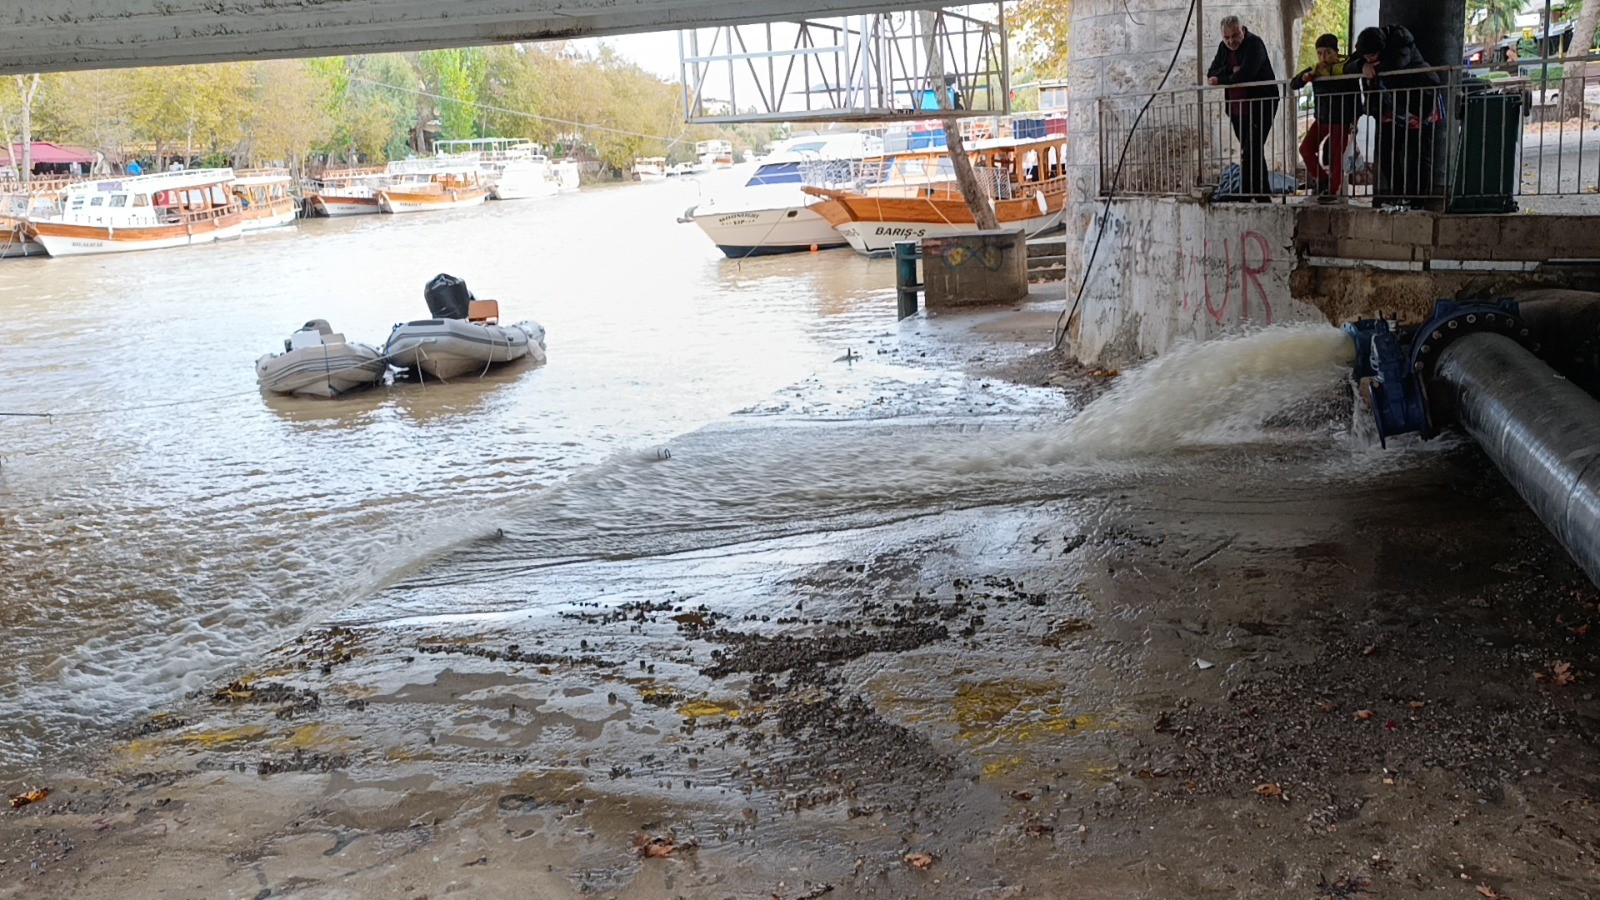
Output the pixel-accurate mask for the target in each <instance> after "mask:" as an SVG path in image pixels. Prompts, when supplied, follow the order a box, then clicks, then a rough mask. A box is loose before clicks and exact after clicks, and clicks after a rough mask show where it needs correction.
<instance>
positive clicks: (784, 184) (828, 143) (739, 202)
mask: <svg viewBox="0 0 1600 900" xmlns="http://www.w3.org/2000/svg"><path fill="white" fill-rule="evenodd" d="M881 152H883V140H882V139H881V138H879V137H877V136H875V135H870V134H864V133H861V132H855V131H845V132H836V133H830V134H820V135H807V136H804V137H796V138H791V139H789V140H787V141H784V142H783V143H782V144H779V145H778V146H777V147H776V148H774V149H773V151H772V153H770V154H768V155H767V156H766V157H765V158H764V159H762V160H761V162H760V164H759V165H758V166H757V168H756V171H755V174H753V175H751V176H750V179H749V180H748V181H746V182H745V183H744V186H743V187H742V188H740V189H738V190H737V191H736V192H734V193H732V194H728V195H724V196H716V197H712V198H711V199H709V200H707V201H705V202H704V203H700V204H698V205H695V206H691V207H689V209H688V210H687V211H686V212H685V213H684V214H683V217H682V218H681V219H680V220H679V221H684V222H693V223H694V224H696V225H698V226H700V230H701V231H704V232H705V233H706V236H707V237H709V238H711V242H712V243H714V244H716V245H717V249H718V250H721V251H722V252H723V253H724V254H725V255H726V256H728V257H729V258H730V259H744V258H745V257H748V256H763V255H767V254H772V253H793V252H795V251H803V250H810V249H813V248H815V249H818V250H821V249H825V248H828V247H842V246H844V245H845V243H846V241H845V238H844V236H843V235H841V234H839V232H838V231H837V230H835V229H834V227H833V225H831V224H829V223H828V221H827V220H826V219H824V218H822V216H820V215H818V214H817V212H816V211H815V210H813V209H812V208H811V207H812V206H813V205H815V204H816V202H817V200H816V198H814V197H810V196H808V195H806V194H805V193H804V192H802V191H801V190H800V188H801V186H802V185H803V184H805V182H806V177H807V176H808V175H810V176H811V177H812V178H813V179H814V180H816V179H817V176H818V171H817V170H818V169H821V170H823V177H824V178H825V172H826V170H827V169H828V168H829V167H831V166H835V165H837V166H838V167H839V168H840V177H841V179H843V178H845V177H847V176H848V175H849V173H850V171H851V165H852V163H856V162H859V161H860V160H861V159H862V158H863V157H865V156H872V155H876V154H878V153H881Z"/></svg>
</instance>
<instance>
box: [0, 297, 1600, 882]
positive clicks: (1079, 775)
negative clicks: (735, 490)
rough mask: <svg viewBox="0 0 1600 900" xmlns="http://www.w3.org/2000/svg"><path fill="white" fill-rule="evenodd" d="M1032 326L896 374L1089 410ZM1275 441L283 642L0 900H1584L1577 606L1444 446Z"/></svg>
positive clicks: (163, 730) (86, 776)
mask: <svg viewBox="0 0 1600 900" xmlns="http://www.w3.org/2000/svg"><path fill="white" fill-rule="evenodd" d="M1048 317H1049V312H1048V311H1047V310H1045V309H1044V308H1042V307H1041V308H1030V309H1028V310H1026V311H1024V312H1022V313H1020V314H1004V313H987V314H976V315H970V316H957V317H944V318H943V319H941V320H936V321H935V322H933V323H930V324H929V326H928V327H927V329H926V331H927V332H928V336H927V342H928V343H927V344H926V345H925V349H924V351H923V352H932V353H934V355H935V356H938V354H940V353H943V354H946V356H947V359H948V361H949V363H950V364H951V365H955V366H961V367H965V368H967V369H969V370H980V371H984V372H986V373H989V374H1003V375H1008V376H1009V377H1012V378H1015V379H1017V380H1019V381H1022V382H1025V383H1029V384H1040V383H1041V382H1044V381H1051V380H1053V383H1054V385H1055V386H1054V387H1053V388H1051V389H1054V390H1064V391H1068V392H1076V393H1077V394H1079V395H1082V396H1085V397H1087V396H1092V395H1093V394H1094V393H1096V392H1097V391H1098V390H1100V389H1101V385H1102V383H1103V379H1101V378H1099V377H1096V376H1092V375H1090V374H1088V373H1083V372H1079V371H1066V369H1065V367H1062V366H1060V365H1059V364H1058V362H1057V361H1056V360H1055V359H1054V358H1051V357H1040V356H1034V357H1024V356H1023V355H1022V354H1020V353H1017V352H1012V351H1014V350H1015V348H1016V347H1018V346H1021V345H1019V344H1018V343H1017V340H1018V337H1019V336H1025V337H1026V338H1027V339H1035V336H1036V335H1038V334H1039V333H1040V324H1039V323H1040V322H1046V324H1045V325H1044V326H1043V328H1046V329H1047V328H1048V324H1047V321H1048ZM974 341H976V342H977V343H976V345H975V344H974V343H972V342H974ZM1001 344H1006V345H1008V346H1009V347H1010V348H1011V351H1007V350H1005V349H1003V348H1000V345H1001ZM974 346H978V347H980V348H981V347H984V346H987V347H989V348H990V349H991V350H993V352H988V351H985V350H983V349H978V350H974ZM1285 427H1286V428H1293V427H1295V426H1294V425H1292V424H1289V425H1286V426H1285ZM1302 452H1303V451H1300V450H1298V449H1296V448H1295V446H1294V444H1293V442H1283V443H1276V444H1273V445H1270V446H1267V447H1256V448H1241V449H1240V450H1239V451H1238V452H1237V453H1234V454H1229V453H1227V452H1225V451H1218V450H1208V451H1203V455H1204V456H1205V462H1206V464H1205V465H1204V466H1203V467H1198V468H1196V467H1188V466H1185V465H1184V464H1183V460H1182V459H1181V458H1180V459H1178V460H1176V461H1174V462H1173V464H1171V465H1165V466H1162V467H1159V468H1153V469H1144V470H1139V471H1136V472H1135V471H1129V472H1127V473H1124V474H1117V473H1116V472H1108V473H1107V474H1106V475H1105V476H1104V477H1103V478H1100V479H1097V480H1095V481H1094V482H1093V483H1092V485H1090V486H1087V487H1080V488H1074V489H1073V490H1072V491H1071V495H1070V496H1056V497H1052V498H1050V499H1045V500H1039V501H1031V502H1012V503H1001V504H992V505H980V506H976V507H973V508H966V509H937V510H925V511H920V512H908V514H907V516H906V517H905V518H904V519H902V520H900V521H897V522H895V523H893V524H888V525H876V526H872V527H864V528H849V527H840V528H833V529H829V530H822V531H817V532H813V533H807V534H802V535H798V536H789V537H783V538H773V539H763V540H754V541H745V542H741V543H736V544H733V545H730V546H721V547H717V548H715V549H713V550H696V551H690V552H684V553H675V554H664V555H659V556H653V557H646V558H633V559H593V560H578V561H574V562H572V563H570V564H568V565H565V566H563V567H561V568H560V569H558V570H553V571H552V572H551V574H550V576H549V578H550V583H551V585H552V590H556V591H559V590H560V589H561V587H562V586H563V585H574V586H575V585H597V584H601V585H606V586H607V587H606V588H605V590H603V591H598V592H592V593H599V594H604V598H603V599H593V598H592V597H588V596H587V595H584V594H582V593H581V592H579V591H576V590H574V591H573V596H574V597H579V598H581V599H575V600H574V601H573V602H572V603H570V604H567V605H566V606H563V607H559V608H554V609H548V608H547V607H546V608H545V609H548V611H540V612H528V611H526V610H523V609H520V608H518V607H517V604H516V603H515V602H509V603H508V604H507V607H508V610H509V611H507V612H502V613H493V614H481V615H474V616H460V617H440V618H422V619H417V620H415V621H414V622H411V623H405V622H402V623H389V624H386V625H384V626H383V627H368V626H361V625H357V626H345V625H326V626H322V627H318V628H316V629H313V630H312V631H310V632H308V633H306V634H304V635H302V636H301V637H300V638H298V639H297V640H295V641H292V642H290V643H288V644H285V645H284V646H281V647H279V648H277V649H276V650H274V651H272V652H271V653H269V654H266V655H265V656H264V657H263V658H261V659H259V660H256V661H253V662H252V663H251V665H250V671H249V672H248V674H247V675H246V676H244V677H242V678H240V679H239V680H238V681H236V682H233V683H231V684H223V683H219V684H215V685H212V686H210V687H208V688H207V689H206V690H204V691H202V692H199V693H197V694H196V695H194V696H192V697H190V698H189V699H187V700H186V701H184V702H182V703H179V704H175V705H174V706H173V707H172V708H170V709H166V710H163V711H161V712H160V713H158V714H156V715H153V716H150V717H146V718H144V719H141V721H140V722H138V723H136V724H135V725H134V726H132V727H130V728H129V729H128V730H127V731H126V732H125V733H123V734H122V735H120V736H119V738H118V739H117V740H116V741H115V742H113V744H112V745H111V746H109V747H98V746H96V747H90V748H85V753H84V755H83V757H82V758H81V759H75V760H72V761H63V763H62V765H61V766H60V767H59V768H58V769H57V770H55V771H51V772H46V773H42V774H41V776H40V784H38V785H16V786H13V788H14V789H13V790H12V791H11V792H12V793H15V792H16V791H20V790H21V789H23V788H25V787H48V788H49V789H50V793H49V795H48V797H46V798H44V799H43V800H41V801H39V802H37V803H32V804H30V805H27V806H23V807H21V808H19V809H15V810H6V811H3V812H0V897H30V898H31V897H74V898H85V900H97V898H136V897H163V898H180V897H197V898H198V897H207V898H210V897H253V898H268V897H291V896H293V897H318V898H334V897H378V896H384V897H388V896H393V897H405V898H422V897H430V898H437V897H444V896H449V895H454V896H462V897H541V898H543V897H551V898H555V897H589V896H594V897H618V898H657V897H662V898H667V897H690V898H700V897H706V898H722V897H736V898H745V897H760V898H767V897H776V898H780V900H797V898H816V897H822V896H828V897H874V898H877V897H883V898H898V897H953V898H954V897H962V898H965V897H1061V898H1067V897H1071V898H1102V897H1103V898H1134V897H1147V898H1177V897H1183V898H1210V897H1216V898H1223V897H1263V898H1265V897H1341V896H1359V895H1363V894H1367V893H1371V894H1374V895H1377V896H1383V897H1422V896H1428V897H1435V896H1448V897H1513V898H1531V897H1552V898H1553V897H1562V898H1575V897H1590V896H1600V869H1597V868H1596V866H1595V855H1596V852H1597V850H1600V821H1597V819H1600V809H1597V807H1596V802H1595V801H1596V798H1597V796H1600V794H1597V783H1596V775H1595V773H1596V772H1597V771H1600V752H1597V748H1596V742H1595V738H1596V734H1597V727H1596V726H1597V724H1600V723H1597V719H1596V714H1595V704H1594V695H1593V682H1594V680H1595V679H1596V678H1600V674H1596V673H1600V666H1597V660H1596V652H1595V644H1594V641H1595V640H1596V637H1595V636H1593V635H1591V633H1590V627H1591V624H1593V623H1595V622H1596V620H1600V609H1597V607H1596V603H1597V601H1600V593H1597V592H1596V591H1595V590H1594V589H1593V588H1592V587H1591V586H1589V585H1588V584H1587V583H1586V582H1585V581H1583V580H1582V578H1581V577H1580V575H1579V574H1578V572H1577V571H1576V569H1575V568H1574V567H1572V566H1571V564H1570V563H1569V562H1568V561H1567V560H1566V558H1565V556H1564V554H1563V553H1562V552H1561V550H1560V548H1559V547H1557V546H1555V545H1554V543H1553V541H1552V540H1551V539H1550V538H1549V537H1548V535H1547V534H1546V532H1545V531H1544V529H1543V528H1542V527H1541V526H1540V524H1539V523H1538V522H1537V520H1535V519H1534V518H1533V517H1532V516H1531V514H1529V513H1528V512H1527V511H1526V509H1525V507H1524V506H1523V505H1522V504H1521V502H1520V501H1519V500H1518V499H1517V498H1516V496H1515V495H1514V494H1513V493H1512V492H1511V491H1510V490H1509V488H1507V487H1506V486H1505V485H1504V483H1503V482H1502V481H1501V480H1500V479H1499V478H1498V476H1497V475H1496V474H1495V473H1494V471H1493V469H1492V468H1491V467H1490V466H1489V465H1488V464H1487V463H1486V462H1485V461H1484V460H1483V459H1482V457H1481V456H1480V455H1479V454H1477V453H1476V451H1475V450H1474V449H1473V448H1471V447H1469V446H1457V447H1455V448H1447V449H1439V448H1435V449H1432V450H1430V452H1428V453H1426V454H1417V455H1414V456H1411V457H1408V458H1407V459H1406V460H1405V461H1404V462H1403V463H1374V465H1373V466H1372V468H1373V470H1374V471H1372V472H1367V473H1365V474H1363V475H1362V477H1360V478H1352V477H1351V473H1352V472H1353V471H1354V469H1339V468H1337V467H1335V468H1332V469H1318V468H1317V467H1315V466H1312V467H1309V468H1307V467H1298V468H1297V467H1295V466H1294V465H1293V463H1295V462H1296V460H1297V458H1298V457H1299V456H1300V455H1301V454H1302ZM1304 452H1309V451H1304ZM1381 458H1382V457H1374V459H1381ZM1286 471H1293V472H1295V473H1296V474H1295V477H1293V478H1285V477H1282V473H1283V472H1286ZM1308 472H1309V473H1310V474H1307V473H1308ZM511 600H512V601H514V600H515V598H511Z"/></svg>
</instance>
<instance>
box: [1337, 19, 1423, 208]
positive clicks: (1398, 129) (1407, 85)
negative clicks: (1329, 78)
mask: <svg viewBox="0 0 1600 900" xmlns="http://www.w3.org/2000/svg"><path fill="white" fill-rule="evenodd" d="M1355 51H1356V52H1355V53H1354V54H1352V55H1351V57H1350V62H1349V63H1347V64H1346V65H1345V73H1346V74H1349V75H1359V76H1361V79H1362V82H1361V84H1362V90H1363V91H1365V92H1366V94H1367V102H1366V111H1367V112H1368V113H1370V114H1371V115H1372V116H1373V117H1375V118H1376V119H1377V120H1378V127H1377V135H1376V143H1377V147H1376V148H1375V150H1376V152H1375V158H1374V160H1373V162H1374V164H1375V165H1376V168H1377V179H1376V182H1377V187H1376V190H1375V191H1374V192H1373V196H1372V202H1373V203H1374V204H1384V203H1418V202H1419V201H1421V200H1423V199H1424V198H1427V197H1431V196H1434V195H1435V194H1436V193H1437V190H1436V189H1435V187H1434V183H1433V182H1434V158H1433V151H1434V133H1435V131H1436V129H1437V127H1438V126H1439V124H1440V123H1441V122H1443V119H1444V110H1443V105H1442V103H1441V97H1440V94H1439V90H1438V88H1439V85H1440V83H1441V82H1440V78H1439V73H1438V72H1432V71H1416V70H1419V69H1427V68H1428V61H1427V60H1426V59H1423V58H1422V51H1420V50H1418V49H1417V42H1416V38H1415V37H1413V36H1412V34H1411V32H1410V31H1408V30H1406V28H1405V26H1403V25H1384V26H1381V27H1377V28H1366V29H1362V31H1361V34H1359V35H1357V37H1356V46H1355Z"/></svg>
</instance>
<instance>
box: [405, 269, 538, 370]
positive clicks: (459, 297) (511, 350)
mask: <svg viewBox="0 0 1600 900" xmlns="http://www.w3.org/2000/svg"><path fill="white" fill-rule="evenodd" d="M423 295H424V296H425V297H426V298H427V301H428V310H429V312H432V313H433V315H434V317H433V318H431V319H419V320H417V321H414V322H402V323H401V324H399V325H396V326H395V327H394V331H393V332H391V333H390V334H389V341H388V343H387V344H386V345H385V347H384V357H385V358H386V359H387V360H388V361H389V362H390V363H392V364H393V365H395V366H398V367H400V368H402V369H417V370H418V371H420V372H422V373H423V374H425V375H432V376H433V377H435V378H438V379H441V380H448V379H451V378H455V377H457V376H459V375H466V374H469V373H473V372H477V373H482V372H486V371H488V369H489V367H490V366H493V365H495V364H497V363H507V362H511V361H513V360H518V359H522V358H524V357H529V358H531V359H532V360H533V362H534V363H535V364H540V365H542V364H543V363H544V361H545V351H544V328H542V327H541V326H540V325H539V324H538V323H537V322H521V323H518V324H516V325H501V324H500V321H499V318H500V304H499V303H498V302H496V301H494V300H479V299H477V298H475V297H473V296H472V293H471V292H470V291H468V290H467V286H466V283H465V282H463V281H461V280H460V279H458V278H454V277H452V276H449V275H440V276H438V277H437V278H435V279H433V281H430V282H429V283H428V286H427V288H426V289H424V291H423Z"/></svg>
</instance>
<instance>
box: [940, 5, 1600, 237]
mask: <svg viewBox="0 0 1600 900" xmlns="http://www.w3.org/2000/svg"><path fill="white" fill-rule="evenodd" d="M1596 2H1597V3H1600V0H1596ZM918 15H919V16H920V17H921V24H922V40H923V46H924V48H926V50H927V53H928V84H929V86H930V87H932V89H933V94H934V96H935V97H937V98H938V100H939V109H940V110H941V111H943V110H948V109H950V92H949V91H948V90H946V88H945V84H944V76H945V71H944V58H943V57H942V56H941V55H940V53H939V43H938V41H937V40H936V38H935V35H934V24H935V23H936V21H937V13H936V12H935V11H933V10H923V11H922V12H920V13H918ZM915 99H916V98H913V100H914V101H915ZM942 118H943V119H944V141H945V152H946V153H948V154H949V155H950V167H951V169H952V170H954V171H955V175H956V184H957V185H958V186H959V187H960V188H961V197H962V199H963V200H966V201H967V209H968V210H969V211H970V212H971V213H972V221H973V222H974V223H976V224H977V226H978V230H979V231H996V230H998V229H999V228H1000V220H999V219H997V218H995V214H994V207H993V206H991V205H990V204H989V191H987V190H985V189H984V187H983V185H981V184H979V183H978V173H976V172H974V171H972V160H971V159H969V158H968V157H967V148H966V145H965V144H963V143H962V140H961V121H960V120H959V119H957V118H956V117H955V116H951V115H946V116H943V117H942Z"/></svg>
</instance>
